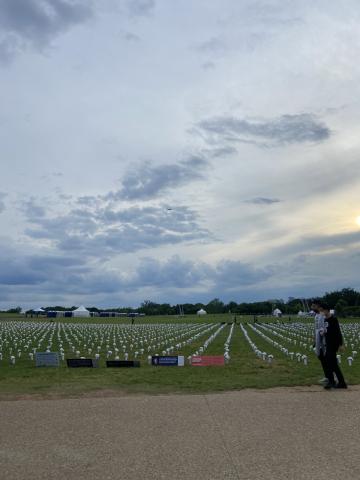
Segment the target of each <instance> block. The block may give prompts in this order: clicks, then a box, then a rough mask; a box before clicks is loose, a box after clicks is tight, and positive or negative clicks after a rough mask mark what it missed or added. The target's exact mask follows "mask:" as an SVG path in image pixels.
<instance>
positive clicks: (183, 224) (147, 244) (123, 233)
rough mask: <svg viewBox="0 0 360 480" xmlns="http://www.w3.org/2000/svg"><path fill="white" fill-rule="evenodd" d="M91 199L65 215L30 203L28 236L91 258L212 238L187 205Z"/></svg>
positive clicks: (27, 210)
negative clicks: (123, 204) (117, 204)
mask: <svg viewBox="0 0 360 480" xmlns="http://www.w3.org/2000/svg"><path fill="white" fill-rule="evenodd" d="M84 198H85V197H82V200H83V202H84ZM88 198H89V200H88V207H87V206H86V204H85V203H84V205H83V206H82V207H79V208H73V209H72V210H70V211H69V212H68V213H67V214H63V215H53V216H50V215H49V214H46V215H45V214H44V212H43V211H42V210H40V211H39V212H37V210H36V208H35V209H34V208H33V207H32V204H31V207H30V208H27V209H25V210H24V213H25V214H26V215H27V220H28V222H29V223H30V224H32V225H33V227H31V228H27V229H26V230H25V233H26V235H27V236H29V237H31V238H33V239H47V240H50V241H51V242H52V244H53V246H54V247H56V248H58V249H60V250H63V251H67V252H73V251H74V252H75V251H77V252H82V253H83V254H84V255H87V256H92V257H99V256H101V257H105V256H107V255H110V254H114V253H121V252H134V251H137V250H140V249H144V248H151V247H156V246H161V245H166V244H178V243H183V242H190V241H209V239H210V238H211V234H210V232H209V231H207V230H206V229H204V228H202V227H201V226H200V225H199V223H198V218H197V214H196V213H195V212H194V211H192V210H190V209H189V208H187V207H185V206H177V207H173V208H172V209H171V210H170V211H169V210H168V209H167V208H166V207H165V206H163V205H161V206H153V207H150V206H148V207H143V208H140V207H131V208H127V209H114V208H112V207H111V206H110V205H108V204H106V203H105V204H103V205H101V206H99V205H95V206H94V202H93V199H92V197H88ZM36 213H39V215H36Z"/></svg>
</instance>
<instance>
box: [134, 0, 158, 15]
mask: <svg viewBox="0 0 360 480" xmlns="http://www.w3.org/2000/svg"><path fill="white" fill-rule="evenodd" d="M154 8H155V0H127V9H128V12H129V14H130V15H131V16H132V17H141V16H146V15H149V14H150V13H152V11H153V10H154Z"/></svg>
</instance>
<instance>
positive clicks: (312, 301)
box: [310, 298, 321, 305]
mask: <svg viewBox="0 0 360 480" xmlns="http://www.w3.org/2000/svg"><path fill="white" fill-rule="evenodd" d="M320 303H321V299H320V298H312V299H311V300H310V305H320Z"/></svg>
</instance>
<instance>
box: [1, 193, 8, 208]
mask: <svg viewBox="0 0 360 480" xmlns="http://www.w3.org/2000/svg"><path fill="white" fill-rule="evenodd" d="M6 197H7V194H6V193H3V192H0V213H2V212H3V211H4V210H5V208H6V205H5V202H4V199H5V198H6Z"/></svg>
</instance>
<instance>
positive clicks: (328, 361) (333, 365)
mask: <svg viewBox="0 0 360 480" xmlns="http://www.w3.org/2000/svg"><path fill="white" fill-rule="evenodd" d="M324 360H325V370H326V374H325V375H326V378H327V379H328V380H329V383H331V384H335V378H334V374H335V375H336V378H337V379H338V382H339V385H345V379H344V377H343V374H342V373H341V370H340V367H339V364H338V361H337V358H336V350H334V349H331V348H327V349H326V353H325V357H324Z"/></svg>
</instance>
